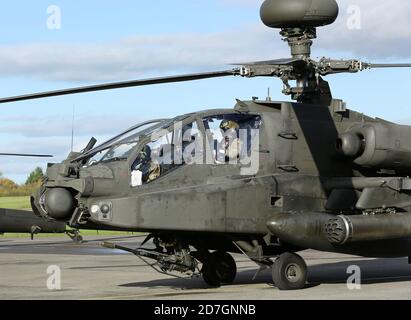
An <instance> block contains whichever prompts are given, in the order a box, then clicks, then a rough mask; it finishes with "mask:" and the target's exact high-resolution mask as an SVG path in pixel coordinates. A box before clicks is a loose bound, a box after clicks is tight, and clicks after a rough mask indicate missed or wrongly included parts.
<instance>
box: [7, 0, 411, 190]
mask: <svg viewBox="0 0 411 320" xmlns="http://www.w3.org/2000/svg"><path fill="white" fill-rule="evenodd" d="M261 3H262V1H259V0H192V1H186V0H157V1H148V0H139V1H135V0H116V1H114V0H83V1H73V0H36V1H27V0H24V1H23V0H13V1H11V0H2V1H0V5H1V8H0V93H1V94H0V96H3V97H6V96H12V95H19V94H25V93H30V92H38V91H47V90H52V89H61V88H66V87H72V86H80V85H89V84H98V83H103V82H107V81H122V80H131V79H137V78H145V77H153V76H165V75H173V74H180V73H192V72H202V71H212V70H226V69H227V68H231V67H230V66H227V65H228V64H230V63H235V62H244V61H256V60H266V59H275V58H281V57H288V56H289V49H288V47H287V45H286V43H284V42H283V41H281V37H280V36H279V34H278V30H276V29H270V28H267V27H265V26H264V25H263V24H262V23H261V21H260V17H259V7H260V5H261ZM338 3H339V6H340V15H339V18H338V19H337V21H336V22H335V23H334V24H333V25H331V26H327V27H322V28H319V30H318V39H316V40H315V42H314V45H313V48H312V52H313V53H312V57H313V58H320V57H322V56H327V57H332V58H355V59H362V60H364V61H369V62H411V20H410V19H409V15H410V13H411V1H409V0H391V1H389V2H388V1H382V0H338ZM55 8H58V11H55ZM53 9H54V11H53ZM50 10H52V11H50ZM56 12H60V17H61V19H60V22H61V23H60V24H59V23H56V20H55V19H54V18H55V17H56ZM57 22H58V21H57ZM50 27H51V28H50ZM56 27H57V28H56ZM327 80H328V81H330V83H331V87H332V91H333V95H334V97H335V98H340V99H343V100H344V101H346V102H347V105H348V107H349V108H350V109H354V110H356V111H360V112H364V113H365V114H368V115H370V116H374V117H380V118H384V119H387V120H390V121H394V122H399V123H403V124H411V113H410V109H411V101H409V99H408V94H409V93H410V92H411V69H409V70H407V69H391V70H373V71H365V72H363V73H359V74H348V75H334V76H329V77H328V78H327ZM268 88H270V89H271V93H272V98H273V99H275V100H289V98H288V97H285V96H283V95H282V94H281V92H280V91H281V88H282V84H281V81H280V80H278V79H275V78H273V79H271V78H263V79H242V78H237V77H235V78H221V79H208V80H201V81H194V82H190V83H178V84H166V85H156V86H151V87H140V88H131V89H121V90H115V91H107V92H98V93H87V94H79V95H75V96H65V97H55V98H48V99H42V100H34V101H26V102H19V103H12V104H2V105H0V123H1V125H0V152H20V153H22V152H23V153H28V152H30V153H32V152H34V153H47V154H53V155H54V156H55V157H54V158H53V159H51V160H50V161H51V162H59V161H61V160H63V159H64V158H65V157H66V156H67V154H68V152H69V151H70V147H71V130H72V126H73V121H72V117H73V110H74V132H75V137H74V148H75V150H77V151H78V150H81V149H83V148H84V146H85V145H86V144H87V142H88V140H89V139H90V138H91V137H92V136H94V137H96V138H97V139H98V140H99V141H100V142H102V140H105V139H107V138H109V137H110V136H112V135H114V134H116V133H119V132H122V131H123V130H124V129H126V128H128V127H130V126H131V125H133V124H136V123H138V122H141V121H144V120H147V119H151V118H165V117H173V116H176V115H179V114H183V113H187V112H193V111H196V110H204V109H214V108H231V107H233V106H234V104H235V99H236V98H238V99H243V100H249V99H250V98H251V97H252V96H258V97H261V98H265V96H266V93H267V89H268ZM36 166H41V167H42V168H45V167H46V162H45V161H44V160H37V159H19V158H5V157H1V158H0V171H1V172H2V173H3V175H4V176H6V177H8V178H11V179H13V180H15V181H16V182H18V183H24V181H25V179H26V177H27V175H28V174H29V173H30V172H31V171H32V170H33V169H34V168H35V167H36Z"/></svg>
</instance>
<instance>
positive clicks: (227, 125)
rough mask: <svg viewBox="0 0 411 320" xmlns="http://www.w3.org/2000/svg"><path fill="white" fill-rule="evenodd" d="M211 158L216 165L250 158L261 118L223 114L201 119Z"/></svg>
mask: <svg viewBox="0 0 411 320" xmlns="http://www.w3.org/2000/svg"><path fill="white" fill-rule="evenodd" d="M203 122H204V127H205V129H206V130H207V137H208V142H209V145H210V149H211V152H212V158H213V159H214V161H215V162H216V163H218V164H222V163H228V162H232V163H234V162H236V161H237V160H240V158H242V157H243V158H247V157H250V155H251V151H252V144H253V142H255V138H256V135H257V134H258V133H257V132H258V130H259V129H260V127H261V124H262V121H261V117H260V116H258V115H249V114H225V115H217V116H211V117H206V118H204V119H203Z"/></svg>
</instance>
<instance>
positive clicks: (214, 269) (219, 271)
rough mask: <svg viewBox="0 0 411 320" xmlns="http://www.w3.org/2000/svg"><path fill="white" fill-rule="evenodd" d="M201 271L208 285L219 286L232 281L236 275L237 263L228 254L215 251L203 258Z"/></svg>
mask: <svg viewBox="0 0 411 320" xmlns="http://www.w3.org/2000/svg"><path fill="white" fill-rule="evenodd" d="M201 273H202V275H203V279H204V281H205V282H206V283H207V284H208V285H209V286H211V287H219V286H221V285H222V284H231V283H233V282H234V279H235V277H236V275H237V265H236V263H235V260H234V258H233V257H232V256H231V255H230V254H228V253H227V252H223V251H216V252H213V253H212V254H210V255H209V256H208V257H207V258H206V259H205V261H204V262H203V268H202V269H201Z"/></svg>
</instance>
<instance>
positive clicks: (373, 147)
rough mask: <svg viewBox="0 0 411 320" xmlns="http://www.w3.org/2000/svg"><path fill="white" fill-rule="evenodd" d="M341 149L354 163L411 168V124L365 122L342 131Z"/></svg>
mask: <svg viewBox="0 0 411 320" xmlns="http://www.w3.org/2000/svg"><path fill="white" fill-rule="evenodd" d="M336 147H337V150H338V152H339V153H340V154H341V155H343V156H344V157H346V158H347V159H350V160H352V161H353V162H354V163H355V164H357V165H360V166H363V167H368V168H375V169H393V170H402V171H407V170H411V128H410V127H408V126H401V125H394V124H381V123H375V124H365V125H362V126H358V127H354V128H352V129H350V130H349V131H347V132H345V133H342V134H340V136H339V137H338V140H337V143H336Z"/></svg>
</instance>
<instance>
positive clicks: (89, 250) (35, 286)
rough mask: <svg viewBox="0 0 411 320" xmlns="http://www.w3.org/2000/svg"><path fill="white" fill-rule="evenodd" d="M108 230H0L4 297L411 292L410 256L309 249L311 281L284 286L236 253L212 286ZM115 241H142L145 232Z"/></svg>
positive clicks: (406, 295) (409, 295) (373, 295)
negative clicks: (233, 269) (355, 274)
mask: <svg viewBox="0 0 411 320" xmlns="http://www.w3.org/2000/svg"><path fill="white" fill-rule="evenodd" d="M102 240H105V241H106V240H110V239H107V238H104V237H100V238H96V237H94V238H88V239H86V243H83V244H74V243H73V242H71V240H69V239H68V238H63V237H56V238H43V239H35V240H34V241H30V240H28V239H11V238H6V239H4V238H1V237H0V299H76V300H77V299H86V300H88V299H92V300H93V299H175V300H178V299H183V300H189V299H195V300H218V299H228V300H255V299H257V300H259V299H264V300H267V299H268V300H280V299H407V300H408V299H411V265H409V264H408V259H407V258H401V259H366V258H361V257H355V256H344V255H339V254H331V253H321V252H315V251H310V250H308V251H305V252H303V253H301V255H302V256H303V257H304V258H305V259H306V261H307V264H308V266H309V274H308V282H309V283H308V285H307V287H306V288H305V289H303V290H299V291H287V292H285V291H280V290H278V289H277V288H275V287H274V286H273V285H272V283H271V274H270V270H264V271H262V272H261V273H260V274H259V275H258V276H257V277H256V278H255V279H254V280H253V277H254V275H255V273H256V271H257V269H258V268H257V266H256V265H255V264H254V263H253V262H251V261H249V260H248V259H247V258H246V257H244V256H241V255H235V259H236V261H237V266H238V274H237V278H236V280H235V282H234V284H232V285H228V286H223V287H220V288H208V287H207V285H206V284H205V283H204V282H203V281H202V279H201V278H195V279H179V278H173V277H169V276H167V275H163V274H159V273H157V272H156V271H154V270H153V269H152V268H151V267H149V266H147V265H146V264H144V263H143V262H142V261H141V260H140V259H138V258H137V257H135V256H133V255H132V254H129V253H125V252H122V251H118V250H110V249H105V248H102V247H100V243H101V241H102ZM111 241H113V242H116V243H118V244H121V245H123V246H130V247H137V246H138V244H139V243H140V242H141V241H142V238H129V237H126V238H125V237H121V238H120V237H118V238H115V239H111ZM352 265H355V266H359V267H360V270H361V279H362V281H361V289H359V290H350V289H349V288H348V286H347V278H348V277H349V274H347V268H348V267H349V266H352ZM49 266H58V267H59V268H60V270H61V289H60V290H50V289H48V288H47V280H48V278H49V276H50V275H49V274H47V269H48V267H49Z"/></svg>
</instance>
